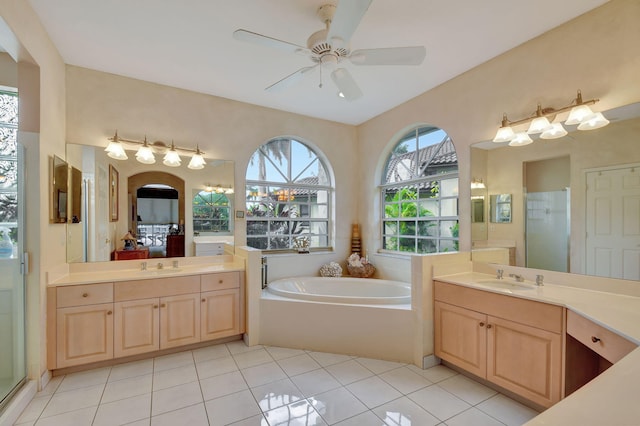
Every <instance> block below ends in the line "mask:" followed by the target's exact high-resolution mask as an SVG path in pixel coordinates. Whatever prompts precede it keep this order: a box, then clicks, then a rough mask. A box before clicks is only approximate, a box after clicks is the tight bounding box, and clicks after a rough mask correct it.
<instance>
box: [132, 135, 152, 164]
mask: <svg viewBox="0 0 640 426" xmlns="http://www.w3.org/2000/svg"><path fill="white" fill-rule="evenodd" d="M136 160H138V161H139V162H140V163H142V164H155V162H156V157H155V156H154V155H153V150H152V149H151V147H150V146H149V144H148V143H147V137H146V136H145V137H144V144H143V145H142V146H141V147H140V148H138V152H136Z"/></svg>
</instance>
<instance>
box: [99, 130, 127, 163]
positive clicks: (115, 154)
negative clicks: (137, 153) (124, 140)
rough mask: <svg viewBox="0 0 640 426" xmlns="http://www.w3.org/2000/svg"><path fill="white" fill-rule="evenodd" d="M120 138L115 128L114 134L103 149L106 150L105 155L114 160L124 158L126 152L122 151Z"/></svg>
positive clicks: (125, 157)
mask: <svg viewBox="0 0 640 426" xmlns="http://www.w3.org/2000/svg"><path fill="white" fill-rule="evenodd" d="M120 140H121V139H120V138H119V137H118V131H117V130H116V134H115V135H114V136H113V138H111V139H110V140H109V145H107V147H106V148H105V149H104V150H105V151H106V152H107V155H108V156H109V157H111V158H113V159H115V160H126V159H128V158H129V157H127V153H126V152H124V148H123V147H122V144H121V143H120Z"/></svg>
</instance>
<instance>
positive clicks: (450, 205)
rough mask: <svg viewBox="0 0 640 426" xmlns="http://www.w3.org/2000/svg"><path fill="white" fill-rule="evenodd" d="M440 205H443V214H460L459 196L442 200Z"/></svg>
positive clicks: (441, 213)
mask: <svg viewBox="0 0 640 426" xmlns="http://www.w3.org/2000/svg"><path fill="white" fill-rule="evenodd" d="M440 206H442V211H441V212H440V215H441V216H458V199H457V198H446V199H444V200H442V201H440Z"/></svg>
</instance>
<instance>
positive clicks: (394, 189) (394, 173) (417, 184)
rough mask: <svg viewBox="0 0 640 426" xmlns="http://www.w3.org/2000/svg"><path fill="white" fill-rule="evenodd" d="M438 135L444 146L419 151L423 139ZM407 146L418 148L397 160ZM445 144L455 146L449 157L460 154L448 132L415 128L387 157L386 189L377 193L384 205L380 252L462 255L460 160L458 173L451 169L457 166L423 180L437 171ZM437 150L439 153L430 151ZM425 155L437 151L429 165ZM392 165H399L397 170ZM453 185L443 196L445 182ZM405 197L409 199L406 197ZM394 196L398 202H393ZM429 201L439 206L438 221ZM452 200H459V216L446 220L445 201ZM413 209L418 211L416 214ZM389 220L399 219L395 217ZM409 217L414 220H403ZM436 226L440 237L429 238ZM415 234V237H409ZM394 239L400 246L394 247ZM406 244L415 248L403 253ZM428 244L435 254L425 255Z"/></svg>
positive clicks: (394, 146) (457, 212) (456, 208)
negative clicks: (433, 168) (434, 166)
mask: <svg viewBox="0 0 640 426" xmlns="http://www.w3.org/2000/svg"><path fill="white" fill-rule="evenodd" d="M437 131H442V133H443V134H444V136H443V138H442V140H441V141H440V142H436V143H432V144H429V145H426V146H424V147H422V148H420V140H419V139H420V136H421V135H428V134H430V133H434V132H437ZM407 142H411V143H412V144H413V146H412V149H411V150H408V151H406V152H405V153H400V154H397V148H398V147H400V146H401V145H402V144H406V143H407ZM445 143H450V144H451V149H452V151H445V154H446V153H448V154H451V153H452V152H453V153H455V146H454V145H453V141H452V140H451V137H450V136H449V135H448V134H447V133H446V132H445V131H444V130H442V129H439V128H437V127H434V126H416V127H414V128H412V129H410V130H408V131H407V132H406V133H404V134H403V135H402V136H401V137H400V138H399V139H398V141H397V142H396V143H395V144H394V145H393V147H392V149H391V150H390V152H389V154H388V155H387V159H386V162H385V163H384V169H383V175H382V176H381V183H380V185H379V187H378V189H379V194H380V205H381V206H382V207H381V209H380V223H381V234H380V235H381V241H380V244H381V249H380V251H381V252H383V253H392V254H407V255H410V254H428V253H442V252H457V251H458V249H459V234H458V230H459V223H460V214H459V195H458V189H459V185H460V181H459V171H458V162H457V154H456V157H455V158H456V159H455V170H453V168H452V167H451V164H453V163H450V164H449V167H448V168H449V169H448V170H447V167H446V166H445V167H443V169H442V171H440V172H438V171H437V170H436V173H432V174H429V175H425V176H420V174H421V173H423V172H424V171H427V170H429V167H430V166H431V165H432V163H431V161H432V160H434V159H436V158H438V155H439V154H441V150H442V148H443V147H444V146H445V145H444V144H445ZM434 146H435V148H431V147H434ZM421 149H431V150H432V151H434V152H433V153H432V155H431V156H430V157H429V158H428V159H427V161H426V162H424V161H423V162H421V159H420V154H421V153H420V150H421ZM425 153H427V154H429V152H428V151H425ZM402 156H405V157H406V158H405V159H407V160H410V162H411V163H410V167H407V165H406V162H405V163H404V164H401V162H402V161H404V160H405V159H400V158H401V157H402ZM393 162H395V164H392V163H393ZM401 168H402V169H404V172H401V171H400V170H399V169H401ZM403 173H408V174H409V176H405V177H404V178H403V176H401V175H402V174H403ZM453 180H456V181H457V182H456V183H455V188H454V190H453V194H447V195H442V194H443V191H442V187H443V182H446V181H453ZM434 188H437V193H436V194H435V196H433V189H434ZM403 192H404V194H405V195H403ZM392 194H393V195H392ZM390 195H392V197H393V198H391V199H389V196H390ZM411 197H414V198H411ZM426 200H430V201H431V203H435V204H436V205H437V210H438V212H437V213H438V214H437V215H429V214H427V212H430V210H429V209H427V208H426V205H427V204H430V203H429V202H427V201H426ZM447 200H455V211H456V214H455V215H451V214H449V215H442V205H443V201H444V202H445V203H446V201H447ZM413 209H415V213H414V212H413ZM423 209H424V210H423ZM412 213H413V214H412ZM389 214H394V215H397V216H395V217H394V216H390V215H389ZM405 214H412V215H407V216H404V215H405ZM425 218H428V219H425ZM432 226H435V229H436V232H435V235H433V234H431V233H430V232H425V230H428V229H433V228H431V227H432ZM443 226H445V227H446V226H448V227H449V230H448V232H449V235H447V233H446V232H444V231H443V230H444V228H443ZM411 230H412V232H409V231H411ZM394 239H395V242H394V241H393V240H394ZM402 240H404V244H403V243H402V242H401V241H402ZM407 240H413V247H412V249H409V250H406V249H405V250H403V249H402V247H403V246H404V247H405V248H406V247H407V243H408V241H407ZM428 244H431V246H432V247H434V248H435V250H429V249H428V248H427V249H425V247H426V245H428ZM390 247H391V248H390ZM409 247H410V245H409Z"/></svg>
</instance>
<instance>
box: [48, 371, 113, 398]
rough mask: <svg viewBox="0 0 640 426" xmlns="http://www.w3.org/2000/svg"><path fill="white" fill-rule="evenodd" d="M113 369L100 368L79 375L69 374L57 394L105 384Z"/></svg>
mask: <svg viewBox="0 0 640 426" xmlns="http://www.w3.org/2000/svg"><path fill="white" fill-rule="evenodd" d="M110 371H111V367H106V368H99V369H96V370H88V371H81V372H79V373H72V374H67V375H66V376H64V379H63V380H62V383H60V386H58V389H57V390H56V392H66V391H70V390H74V389H79V388H86V387H89V386H93V385H99V384H105V383H107V379H108V378H109V372H110Z"/></svg>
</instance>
